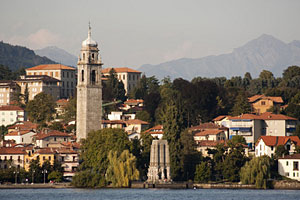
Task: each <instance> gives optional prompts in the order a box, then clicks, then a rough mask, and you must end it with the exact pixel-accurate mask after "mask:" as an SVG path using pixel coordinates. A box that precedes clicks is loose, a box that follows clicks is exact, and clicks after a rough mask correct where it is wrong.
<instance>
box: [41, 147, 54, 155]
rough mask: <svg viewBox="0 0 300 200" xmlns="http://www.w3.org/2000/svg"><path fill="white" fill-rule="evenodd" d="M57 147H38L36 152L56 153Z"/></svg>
mask: <svg viewBox="0 0 300 200" xmlns="http://www.w3.org/2000/svg"><path fill="white" fill-rule="evenodd" d="M55 150H56V148H49V147H46V148H40V149H36V153H38V154H55V153H56V151H55Z"/></svg>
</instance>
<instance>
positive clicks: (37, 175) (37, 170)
mask: <svg viewBox="0 0 300 200" xmlns="http://www.w3.org/2000/svg"><path fill="white" fill-rule="evenodd" d="M29 174H30V175H32V174H33V178H34V180H31V182H34V183H42V182H43V174H42V167H41V166H40V159H39V158H37V159H35V160H31V161H30V164H29ZM30 178H31V179H32V177H30Z"/></svg>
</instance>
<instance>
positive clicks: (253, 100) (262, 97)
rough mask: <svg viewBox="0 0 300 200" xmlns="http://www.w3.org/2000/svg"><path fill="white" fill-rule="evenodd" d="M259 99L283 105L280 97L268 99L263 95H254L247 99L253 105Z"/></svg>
mask: <svg viewBox="0 0 300 200" xmlns="http://www.w3.org/2000/svg"><path fill="white" fill-rule="evenodd" d="M259 99H269V100H272V101H274V102H276V103H283V100H282V98H281V97H268V96H265V95H254V96H252V97H249V98H248V100H249V102H250V103H253V102H255V101H257V100H259Z"/></svg>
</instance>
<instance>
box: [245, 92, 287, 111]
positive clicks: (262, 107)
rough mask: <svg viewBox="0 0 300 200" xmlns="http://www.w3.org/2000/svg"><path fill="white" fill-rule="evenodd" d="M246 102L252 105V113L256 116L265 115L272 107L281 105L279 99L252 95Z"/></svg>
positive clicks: (281, 102) (281, 101) (280, 99)
mask: <svg viewBox="0 0 300 200" xmlns="http://www.w3.org/2000/svg"><path fill="white" fill-rule="evenodd" d="M248 100H249V103H251V105H252V108H253V111H254V112H255V113H257V114H261V113H265V112H267V111H268V109H270V108H272V107H273V106H276V105H282V104H283V100H282V98H281V97H267V96H265V95H254V96H252V97H250V98H248Z"/></svg>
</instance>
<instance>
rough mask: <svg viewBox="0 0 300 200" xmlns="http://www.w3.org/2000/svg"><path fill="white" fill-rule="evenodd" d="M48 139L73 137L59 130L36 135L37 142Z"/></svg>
mask: <svg viewBox="0 0 300 200" xmlns="http://www.w3.org/2000/svg"><path fill="white" fill-rule="evenodd" d="M47 137H71V135H70V134H68V133H64V132H61V131H57V130H48V131H47V130H43V131H42V132H40V133H38V134H36V135H35V138H36V139H37V140H42V139H44V138H47Z"/></svg>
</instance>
